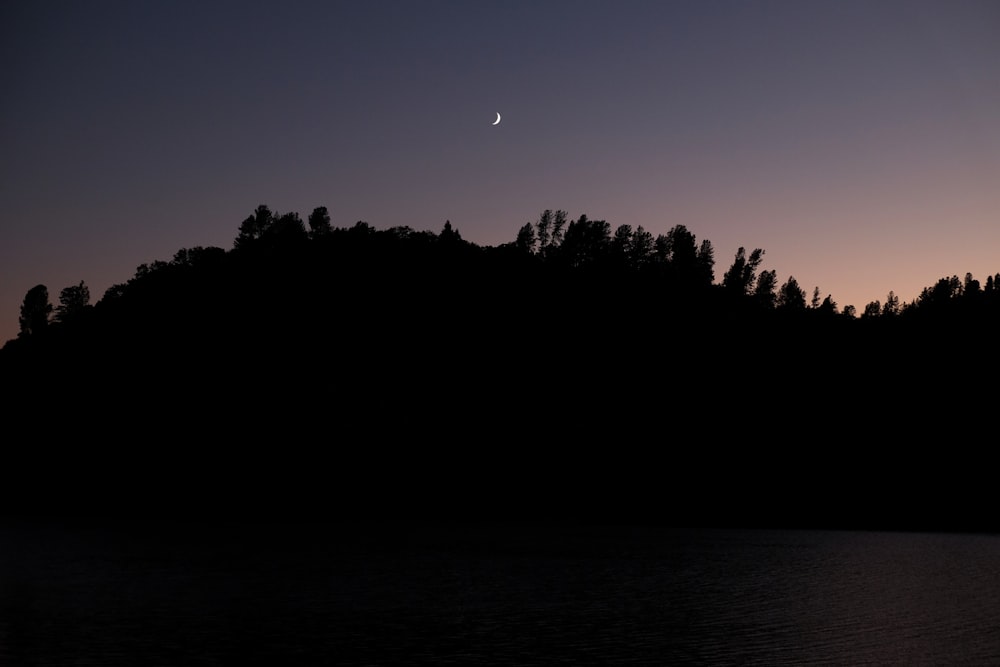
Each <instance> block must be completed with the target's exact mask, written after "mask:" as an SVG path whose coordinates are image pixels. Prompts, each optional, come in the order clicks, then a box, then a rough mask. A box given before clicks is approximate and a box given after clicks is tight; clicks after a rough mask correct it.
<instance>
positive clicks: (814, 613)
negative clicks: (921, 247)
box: [0, 524, 1000, 666]
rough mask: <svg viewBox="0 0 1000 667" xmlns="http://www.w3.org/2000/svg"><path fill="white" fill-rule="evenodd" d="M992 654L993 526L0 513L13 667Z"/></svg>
mask: <svg viewBox="0 0 1000 667" xmlns="http://www.w3.org/2000/svg"><path fill="white" fill-rule="evenodd" d="M236 663H238V664H249V665H253V664H269V665H334V664H338V665H339V664H347V665H386V664H414V663H433V664H440V665H446V664H469V663H508V664H518V665H553V664H587V663H589V664H593V663H602V664H656V665H663V664H666V665H670V664H707V665H859V664H901V665H924V664H926V665H941V664H948V665H956V664H970V665H971V664H975V665H997V664H1000V536H993V535H974V534H934V533H926V534H924V533H879V532H834V531H830V532H823V531H749V530H743V531H736V530H697V531H696V530H670V529H663V528H649V527H644V528H634V527H633V528H622V527H615V528H608V527H602V528H595V527H567V526H537V525H536V526H529V527H525V526H520V527H511V526H489V527H448V526H423V527H419V528H417V527H404V526H391V527H387V526H381V527H379V526H371V527H368V528H366V529H359V528H357V527H352V528H344V527H338V526H332V525H301V526H293V527H278V526H275V525H269V526H249V525H241V526H236V525H207V524H205V525H200V526H192V525H186V526H184V525H176V524H154V525H151V526H145V527H143V526H138V525H136V524H129V525H113V526H109V525H101V526H94V525H91V526H80V525H75V526H53V525H46V526H42V527H39V526H31V525H25V524H20V525H0V664H2V665H10V666H18V665H46V666H55V665H74V666H78V665H102V666H116V665H130V666H131V665H214V664H236Z"/></svg>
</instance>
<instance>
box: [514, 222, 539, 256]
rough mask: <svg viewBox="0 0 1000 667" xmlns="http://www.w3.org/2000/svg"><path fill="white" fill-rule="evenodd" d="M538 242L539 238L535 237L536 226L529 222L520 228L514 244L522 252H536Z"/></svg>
mask: <svg viewBox="0 0 1000 667" xmlns="http://www.w3.org/2000/svg"><path fill="white" fill-rule="evenodd" d="M537 242H538V240H537V239H536V238H535V226H534V225H532V224H531V223H530V222H529V223H526V224H525V225H524V226H523V227H521V229H519V230H518V232H517V239H515V241H514V246H515V247H516V248H517V249H518V250H520V251H522V252H526V253H528V254H534V252H535V244H536V243H537Z"/></svg>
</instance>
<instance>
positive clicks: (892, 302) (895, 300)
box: [882, 291, 899, 317]
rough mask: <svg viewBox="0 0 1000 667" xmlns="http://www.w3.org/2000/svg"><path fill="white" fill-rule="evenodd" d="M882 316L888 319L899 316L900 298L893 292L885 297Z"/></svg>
mask: <svg viewBox="0 0 1000 667" xmlns="http://www.w3.org/2000/svg"><path fill="white" fill-rule="evenodd" d="M882 314H883V315H885V316H887V317H893V316H895V315H899V297H898V296H896V294H895V293H894V292H892V291H890V292H889V295H888V296H887V297H885V303H884V304H883V305H882Z"/></svg>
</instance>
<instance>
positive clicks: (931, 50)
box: [0, 0, 1000, 342]
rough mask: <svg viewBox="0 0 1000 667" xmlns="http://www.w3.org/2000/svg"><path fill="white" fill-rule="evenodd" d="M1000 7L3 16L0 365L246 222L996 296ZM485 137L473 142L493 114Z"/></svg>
mask: <svg viewBox="0 0 1000 667" xmlns="http://www.w3.org/2000/svg"><path fill="white" fill-rule="evenodd" d="M998 35H1000V2H997V1H996V0H985V1H980V0H942V1H928V0H860V1H855V0H837V1H834V0H773V1H772V0H741V1H736V0H692V1H670V0H650V1H639V0H613V1H612V0H607V1H593V0H571V1H564V0H531V1H522V0H503V1H502V2H493V1H491V0H475V2H470V1H468V0H456V1H450V0H447V1H437V0H406V1H403V2H390V1H387V0H350V1H348V2H337V1H335V0H323V1H320V2H309V1H306V0H280V1H275V2H261V1H256V0H237V1H233V2H229V1H220V0H195V1H192V0H167V1H162V2H160V1H156V0H126V1H122V2H118V1H113V0H94V1H93V2H76V1H73V2H64V1H61V0H52V1H50V2H44V3H42V2H29V1H27V0H24V1H21V0H14V1H13V2H5V3H3V4H2V5H0V57H2V62H3V66H2V67H0V342H2V341H5V340H7V339H8V338H13V337H15V336H16V335H17V332H18V328H19V326H18V315H19V309H20V305H21V303H22V301H23V299H24V295H25V294H26V293H27V291H28V290H29V289H30V288H31V287H33V286H34V285H37V284H44V285H46V286H47V287H48V289H49V295H50V299H51V300H52V302H53V304H55V305H58V296H59V292H60V291H61V289H62V288H64V287H67V286H70V285H75V284H77V283H79V282H80V281H81V280H82V281H84V282H85V284H86V285H87V286H88V287H89V289H90V294H91V301H92V303H93V302H96V301H97V300H98V299H100V297H101V296H102V295H103V293H104V291H105V290H106V289H107V288H108V287H109V286H111V285H113V284H115V283H122V282H125V281H127V280H128V279H129V278H131V277H132V276H133V275H134V273H135V269H136V267H137V266H138V265H139V264H142V263H146V262H152V261H154V260H158V259H159V260H169V259H171V258H172V257H173V255H174V253H175V252H176V251H177V250H178V249H179V248H183V247H193V246H220V247H223V248H227V249H228V248H231V247H232V242H233V239H234V237H235V236H236V233H237V229H238V227H239V224H240V222H241V221H242V220H243V219H244V218H246V217H247V216H248V215H250V214H251V213H252V212H253V210H254V209H255V208H256V207H257V206H258V205H259V204H267V205H268V206H270V207H271V209H272V210H274V211H278V212H282V213H283V212H288V211H297V212H298V213H299V214H300V215H301V216H302V218H303V219H305V218H306V216H307V215H308V214H309V213H310V212H311V211H312V210H313V208H315V207H317V206H326V207H328V209H329V211H330V214H331V217H332V221H333V224H334V225H336V226H341V227H347V226H351V225H353V224H354V223H355V222H357V221H359V220H364V221H367V222H368V223H369V224H371V225H373V226H374V227H376V228H379V229H385V228H388V227H393V226H397V225H407V226H410V227H412V228H414V229H419V230H423V229H427V230H432V231H435V232H436V231H440V229H441V228H442V226H443V225H444V222H445V220H450V221H451V223H452V225H453V226H454V227H455V228H456V229H457V230H458V231H459V232H460V233H461V235H462V236H463V238H465V239H467V240H470V241H473V242H475V243H478V244H480V245H498V244H500V243H505V242H508V241H513V240H514V238H515V236H516V234H517V230H518V229H519V228H520V227H521V226H522V225H523V224H524V223H526V222H529V221H535V220H537V219H538V216H539V214H540V213H541V211H543V210H544V209H564V210H566V211H567V212H568V213H569V216H570V218H571V219H575V218H577V217H579V216H580V215H581V214H586V215H587V216H588V217H589V218H591V219H605V220H607V221H608V222H609V223H610V224H611V226H612V228H615V227H617V226H618V225H622V224H628V225H632V227H633V228H634V227H637V226H639V225H641V226H643V227H644V228H645V229H646V230H648V231H650V232H652V233H653V234H654V235H656V234H660V233H665V232H666V231H667V230H669V229H670V228H671V227H673V226H675V225H678V224H683V225H685V226H687V227H688V229H689V230H691V232H693V233H694V234H695V236H696V238H697V239H698V241H701V240H702V239H705V238H707V239H709V240H711V242H712V244H713V246H714V248H715V257H716V280H721V278H722V274H723V273H724V272H725V270H726V268H728V266H729V264H731V262H732V259H733V256H734V254H735V252H736V250H737V248H738V247H740V246H745V247H746V248H747V250H748V251H749V250H750V249H752V248H758V247H759V248H763V249H764V251H765V254H764V262H763V264H762V267H761V268H762V269H774V270H776V271H777V274H778V280H779V283H781V282H784V281H785V280H786V279H787V278H788V276H789V275H793V276H795V278H796V280H797V281H798V282H799V284H800V285H802V286H803V287H804V288H805V289H806V290H807V292H810V293H811V292H812V288H813V287H814V286H818V287H819V288H820V291H821V293H822V295H823V296H825V295H827V294H830V295H832V297H833V299H834V301H836V302H837V303H838V304H839V305H840V306H841V307H843V306H845V305H847V304H853V305H854V306H855V307H856V308H857V310H858V312H859V313H860V312H861V311H862V310H863V309H864V306H865V304H866V303H868V302H870V301H873V300H876V299H878V300H881V301H884V300H885V297H886V295H887V294H888V292H889V291H890V290H892V291H894V292H895V294H896V295H897V296H898V297H899V298H900V299H901V300H903V301H911V300H913V299H914V298H915V297H916V296H917V295H918V294H919V292H920V290H921V289H922V288H923V287H927V286H930V285H932V284H933V283H934V282H936V281H937V279H939V278H941V277H945V276H951V275H959V276H960V277H962V276H964V275H965V273H966V272H971V273H972V274H973V275H974V276H975V277H977V278H979V279H980V280H981V281H984V280H985V277H986V275H988V274H993V273H997V272H1000V39H998V37H997V36H998ZM497 113H500V114H502V121H501V123H500V124H499V125H496V126H494V125H492V123H493V121H494V120H495V119H496V114H497Z"/></svg>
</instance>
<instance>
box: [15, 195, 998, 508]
mask: <svg viewBox="0 0 1000 667" xmlns="http://www.w3.org/2000/svg"><path fill="white" fill-rule="evenodd" d="M763 258H764V251H763V250H762V249H759V248H755V249H752V250H749V251H748V250H747V249H746V248H740V249H739V250H738V251H737V252H736V254H735V256H734V257H733V258H732V259H731V260H730V261H727V262H726V264H727V267H726V268H725V270H718V269H717V266H716V256H715V251H714V249H713V247H712V244H711V242H710V241H708V240H707V239H701V240H699V239H697V238H696V237H695V235H694V234H693V233H692V232H690V231H689V230H688V229H687V228H686V227H684V226H683V225H677V226H675V227H673V228H672V229H670V230H669V231H667V232H666V233H664V234H660V235H656V236H654V235H653V234H651V233H650V232H648V231H647V230H645V229H643V228H642V227H637V228H635V229H633V228H631V227H629V226H628V225H621V226H618V227H617V228H612V226H611V225H610V224H609V223H608V222H607V221H605V220H591V219H589V218H588V217H586V216H583V215H581V216H580V217H579V218H577V219H575V220H571V219H569V216H568V215H567V213H566V212H564V211H558V210H547V211H544V212H542V213H541V215H540V216H539V217H538V218H537V219H536V220H534V221H532V222H530V223H527V224H525V225H523V226H522V227H521V228H520V230H519V231H518V232H517V235H516V237H515V239H514V240H513V241H511V242H509V243H505V244H502V245H499V246H487V247H483V246H479V245H476V244H474V243H470V242H468V241H466V240H464V239H463V238H462V236H461V234H460V232H459V230H458V229H456V228H455V227H454V226H453V225H452V224H451V223H450V222H446V223H445V224H444V226H443V228H442V229H441V230H440V231H439V232H436V233H435V232H430V231H418V230H414V229H411V228H409V227H393V228H389V229H383V230H377V229H374V228H373V227H372V226H371V225H368V224H367V223H365V222H358V223H356V224H354V225H353V226H351V227H335V226H333V225H332V224H331V221H330V216H329V214H328V211H327V210H326V209H325V208H323V207H320V208H316V209H315V210H314V211H313V212H312V213H311V214H310V215H309V216H308V217H307V218H306V219H305V220H302V219H301V218H300V216H299V215H298V214H295V213H285V214H279V213H276V212H273V211H272V210H271V209H270V208H269V207H267V206H263V205H262V206H259V207H257V209H256V210H255V211H253V213H252V215H250V216H248V217H247V218H246V219H245V220H244V221H243V222H242V224H240V225H239V228H238V232H237V236H236V238H235V239H234V243H233V247H232V248H231V249H228V250H227V249H223V248H217V247H208V248H204V247H194V248H184V249H181V250H178V251H177V253H176V254H175V255H174V257H173V258H172V259H170V260H169V261H155V262H152V263H150V264H143V265H141V266H139V267H138V268H137V270H136V273H135V275H134V276H133V277H132V278H131V279H129V280H128V281H127V282H124V283H121V284H117V285H114V286H112V287H110V288H109V289H108V290H107V291H106V292H105V293H104V295H103V296H102V298H101V299H100V300H99V301H98V302H97V303H96V304H90V303H89V290H88V289H87V287H86V285H84V284H83V283H82V282H81V283H79V284H77V285H73V286H70V287H67V288H66V289H63V290H62V291H61V292H60V294H59V304H58V305H57V306H54V305H53V304H51V303H50V297H49V295H48V291H47V290H46V289H45V287H43V286H38V287H35V288H33V289H32V290H30V291H29V292H28V294H27V295H26V296H25V299H24V303H23V305H22V308H21V335H20V336H18V337H17V338H16V339H13V340H11V341H8V342H7V344H6V345H5V346H4V348H3V350H2V353H0V381H2V382H3V386H4V389H5V390H6V396H7V398H6V400H5V402H4V403H3V405H4V406H5V407H6V408H8V410H9V411H10V414H12V415H13V414H18V415H19V418H20V420H21V421H20V423H24V424H27V423H30V424H32V427H33V428H35V429H36V431H41V432H44V434H45V435H44V437H42V439H45V438H50V439H51V438H53V437H55V434H56V433H58V434H59V437H58V438H57V441H58V442H74V443H80V442H83V440H82V439H81V438H82V436H83V435H84V434H88V437H89V438H90V439H89V440H88V442H94V440H93V439H94V438H95V437H96V438H97V442H99V443H107V442H116V443H118V444H116V448H115V449H112V448H111V447H110V446H108V445H106V444H98V445H96V446H95V445H88V446H77V447H74V448H71V449H70V450H68V452H69V453H60V455H59V457H57V458H56V459H54V460H56V461H58V462H59V467H58V469H53V468H52V467H51V466H47V464H46V465H41V466H40V467H39V466H38V465H36V466H35V467H32V466H31V465H22V466H19V467H17V469H18V470H21V471H31V470H35V469H38V470H40V471H42V473H44V475H43V478H42V479H41V481H39V482H38V484H39V485H40V486H39V487H38V488H46V489H48V490H49V492H51V493H55V494H57V495H61V494H64V493H65V489H71V490H72V492H73V493H75V494H79V495H80V497H87V494H98V495H100V494H103V493H112V492H113V494H114V497H115V498H118V499H120V498H141V499H145V504H146V506H149V505H150V504H152V505H158V506H159V505H162V504H164V503H165V504H166V505H167V506H168V507H170V506H171V505H170V503H173V502H177V503H181V504H184V505H190V504H191V503H194V502H197V503H199V506H201V505H204V506H206V507H207V506H211V507H216V508H218V507H234V508H236V509H234V510H233V511H246V508H247V507H249V506H251V505H252V506H253V507H254V508H255V509H254V510H253V511H255V512H257V511H259V512H266V511H268V510H267V509H266V508H267V507H270V506H271V505H274V506H275V507H277V506H282V507H284V506H287V504H288V503H289V502H293V501H291V500H288V499H290V498H291V499H294V503H295V505H296V507H297V508H298V509H297V510H296V511H301V512H308V511H311V510H310V509H309V508H321V509H322V508H329V507H331V506H335V507H337V508H339V510H340V511H345V512H347V511H349V510H350V508H352V507H358V506H359V505H358V504H359V503H360V504H361V506H362V507H364V508H368V509H371V508H373V507H376V506H377V507H382V506H383V505H385V504H387V503H388V504H390V505H392V509H390V510H388V511H389V513H390V514H392V513H393V512H396V513H399V512H403V513H405V512H416V511H423V510H422V509H421V508H423V509H427V507H428V502H430V501H429V500H428V499H434V502H435V503H437V504H435V505H434V506H435V507H450V508H455V507H465V506H468V507H476V508H477V509H476V510H475V511H476V512H481V513H488V510H487V509H486V508H487V507H489V508H493V509H498V508H499V509H498V512H499V513H501V514H502V513H504V511H505V510H506V509H512V508H517V509H519V510H525V508H529V510H527V511H531V512H533V511H535V510H538V508H545V509H546V511H551V512H554V513H556V514H558V513H559V512H563V511H564V512H569V513H573V514H577V515H579V514H580V513H581V512H582V513H584V514H587V512H593V513H595V516H596V515H599V514H600V513H601V512H612V511H613V510H614V508H620V507H621V506H622V505H623V504H626V505H628V506H629V508H630V509H627V510H625V512H626V515H627V516H637V515H639V514H643V513H652V514H653V515H655V516H664V514H663V513H664V512H665V513H666V516H671V517H675V518H677V517H681V518H680V519H677V520H678V521H679V522H684V521H685V519H683V517H685V516H692V515H691V514H690V513H692V512H694V513H697V512H698V511H699V509H698V508H702V509H703V510H704V509H705V508H707V507H708V506H709V502H708V500H707V499H708V498H720V499H722V502H723V504H722V505H712V507H722V509H721V510H713V511H721V512H722V513H723V514H721V515H717V516H722V517H723V518H725V517H728V518H730V519H733V521H732V524H731V525H735V524H744V525H746V524H749V523H753V524H756V525H761V524H762V523H763V524H767V523H768V522H769V521H770V522H771V523H770V525H775V523H774V521H777V519H776V517H786V518H787V517H788V516H789V514H788V513H789V512H792V513H794V512H796V511H797V509H799V508H801V507H804V506H807V505H808V506H809V507H810V508H811V511H813V512H815V513H816V514H815V515H814V516H817V517H818V516H821V515H822V516H824V517H826V519H825V521H826V525H832V524H831V523H830V522H832V521H836V522H839V523H837V525H839V526H844V525H849V524H850V523H851V518H852V517H855V516H863V517H871V516H876V514H872V512H876V511H877V512H878V514H877V515H878V516H880V517H885V519H884V522H882V524H881V525H886V523H885V522H888V523H891V522H892V521H894V520H896V519H899V518H902V519H905V521H903V522H902V523H899V524H898V525H903V523H905V524H906V525H918V523H919V520H921V519H920V517H922V516H925V515H924V514H920V512H923V511H927V512H932V513H934V517H935V521H936V522H937V523H936V524H935V525H939V526H943V525H952V526H954V525H957V524H955V523H954V522H953V514H952V512H953V510H954V509H955V507H956V506H958V507H960V509H961V511H963V512H968V511H971V510H970V506H969V503H970V502H972V501H971V500H970V501H969V502H965V501H962V502H959V501H958V500H956V499H955V498H957V496H950V498H951V500H947V502H946V501H944V500H942V499H941V497H940V494H938V495H935V494H933V493H931V494H930V495H928V493H927V492H928V489H929V488H930V487H928V486H927V484H928V482H927V481H926V480H927V479H928V475H931V476H933V475H936V474H938V473H941V472H943V471H948V470H949V469H950V466H956V467H954V468H951V469H953V470H955V471H957V472H955V473H954V474H958V475H965V474H967V473H968V471H969V470H970V469H975V468H977V467H978V464H977V461H979V457H980V456H981V452H979V450H971V449H970V450H962V448H961V446H959V447H957V448H953V449H952V450H950V451H949V454H948V456H946V457H941V456H938V457H936V458H933V459H930V458H921V457H922V456H923V455H921V456H917V455H915V452H916V450H915V449H914V448H913V445H912V443H913V442H915V441H917V440H918V439H926V438H928V437H931V438H939V439H942V438H947V439H948V440H947V441H948V442H958V443H962V442H975V441H976V440H975V438H976V437H978V436H975V435H974V434H973V433H972V431H978V430H979V429H981V428H982V427H983V425H984V423H985V422H986V420H987V419H988V418H992V417H990V416H991V415H993V414H994V412H993V406H994V404H995V398H992V397H990V396H989V395H986V394H984V393H982V392H981V391H979V390H977V389H976V388H975V387H972V386H970V385H968V383H969V378H970V377H972V375H971V374H973V373H980V374H986V375H990V374H991V373H992V370H991V369H993V370H995V369H996V361H995V355H992V345H991V344H990V343H989V340H990V336H991V335H992V333H991V332H995V331H996V327H997V325H998V324H1000V275H998V276H993V277H988V278H987V279H986V280H985V282H984V283H983V284H980V283H979V282H978V281H977V280H975V279H974V278H973V277H972V276H967V277H966V279H965V280H964V281H960V280H959V279H957V278H955V277H952V278H943V279H941V280H940V281H938V283H936V284H935V285H934V286H932V287H929V288H927V289H926V290H924V292H923V293H922V294H921V295H920V297H919V298H918V299H916V300H915V301H914V302H913V303H911V304H900V303H898V300H897V299H896V298H895V296H894V295H893V294H892V293H890V294H889V296H888V298H887V299H886V303H885V304H869V305H868V306H866V307H865V308H864V310H863V312H862V313H861V315H860V316H857V314H856V313H855V309H854V308H853V307H851V306H845V307H844V308H843V309H841V308H840V307H839V306H838V304H837V303H836V302H835V301H834V299H833V297H832V295H827V296H825V297H823V295H822V293H821V292H820V291H819V290H818V289H813V290H812V294H811V298H809V297H807V293H806V291H805V289H803V288H802V287H801V286H800V284H799V283H798V281H797V280H796V278H794V277H792V276H788V277H787V278H785V279H784V280H780V279H779V277H778V275H777V273H776V271H774V270H768V269H764V268H763ZM718 273H721V276H719V277H717V274H718ZM990 377H993V376H992V375H990ZM942 387H965V389H964V390H963V391H962V393H961V398H960V401H959V402H960V403H961V406H962V409H961V412H960V413H958V412H956V411H953V410H950V409H948V408H947V407H946V406H947V405H949V404H950V403H951V401H950V400H948V399H945V398H942V395H941V392H942V389H941V388H942ZM927 406H929V407H930V409H925V408H926V407H927ZM29 415H30V416H31V417H30V418H29ZM859 433H860V434H863V436H864V437H863V438H861V437H859V435H858V434H859ZM35 438H36V439H38V438H39V436H35ZM123 441H124V442H125V443H126V444H124V445H122V444H121V443H122V442H123ZM262 443H263V444H262ZM789 446H790V447H791V449H788V447H789ZM779 447H780V448H782V449H779ZM32 451H38V452H43V451H45V450H43V449H38V450H32ZM789 452H791V454H789ZM39 456H42V454H39ZM67 456H68V457H70V458H68V459H67V458H64V457H67ZM123 461H126V462H130V463H129V464H128V470H129V472H127V473H124V474H123V473H120V472H119V470H120V468H121V466H122V462H123ZM817 461H818V463H817ZM35 463H36V464H37V462H35ZM11 465H12V466H13V465H14V464H11ZM970 466H971V468H970ZM9 469H14V467H11V468H9ZM456 469H457V471H458V472H455V471H456ZM81 471H84V472H85V473H86V474H85V475H83V476H81V475H80V473H81ZM829 479H837V480H839V481H837V482H836V483H835V484H832V485H831V484H830V483H829V481H828V480H829ZM95 480H97V481H96V482H95ZM178 480H181V481H178ZM98 482H99V483H98ZM81 485H83V486H85V487H86V488H81ZM102 485H103V486H102ZM692 486H693V487H694V488H696V489H697V490H696V491H694V492H691V491H690V489H691V488H692ZM290 487H293V488H290ZM277 489H281V493H282V494H285V495H282V496H281V498H284V499H285V500H282V501H280V502H279V500H277V499H276V498H277V496H275V495H274V494H277V493H278V491H277ZM109 490H110V491H109ZM931 490H932V491H940V490H941V487H933V488H931ZM31 493H33V494H35V496H32V497H39V496H38V495H37V492H36V491H31ZM179 493H180V494H183V499H178V498H179V496H178V494H179ZM330 494H332V495H330ZM151 497H154V498H155V500H150V498H151ZM332 498H335V502H334V500H332ZM692 498H694V499H695V500H692ZM699 499H700V500H699ZM536 501H537V502H536ZM932 501H933V502H932ZM109 502H117V501H109ZM477 502H478V503H479V504H477ZM231 503H235V505H231ZM248 503H249V505H248ZM275 503H277V504H275ZM331 503H332V505H331ZM692 503H693V504H692ZM956 503H957V505H956ZM431 504H434V503H431ZM140 505H141V503H140ZM845 508H861V509H857V510H856V511H857V512H862V514H856V513H855V514H851V513H850V512H848V513H846V514H845V513H844V512H846V511H847V510H845ZM973 509H974V508H973ZM427 511H431V510H427ZM539 511H540V510H539ZM851 511H852V512H855V510H854V509H852V510H851ZM864 512H868V514H864ZM824 513H825V514H824ZM393 515H398V514H393ZM618 516H621V515H618ZM927 516H930V515H927ZM966 516H968V517H971V516H973V514H968V515H966ZM761 517H763V519H762V521H757V519H758V518H761ZM915 518H916V520H917V523H914V520H915ZM772 520H774V521H772ZM881 521H882V520H881V519H880V522H881ZM949 521H951V523H949ZM970 521H971V519H970ZM723 523H725V522H723ZM820 523H822V522H820ZM973 523H975V522H974V521H973ZM799 525H802V524H801V523H799ZM813 525H817V524H815V523H814V524H813ZM855 525H861V524H857V523H856V524H855ZM865 525H871V524H870V523H867V524H865ZM963 525H967V524H963ZM968 525H971V524H968ZM976 525H982V524H976Z"/></svg>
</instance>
